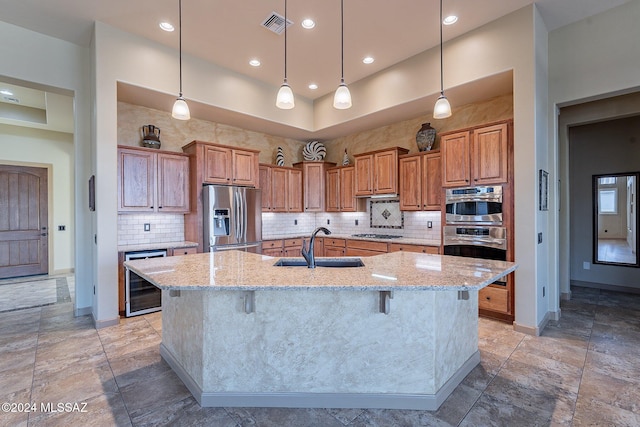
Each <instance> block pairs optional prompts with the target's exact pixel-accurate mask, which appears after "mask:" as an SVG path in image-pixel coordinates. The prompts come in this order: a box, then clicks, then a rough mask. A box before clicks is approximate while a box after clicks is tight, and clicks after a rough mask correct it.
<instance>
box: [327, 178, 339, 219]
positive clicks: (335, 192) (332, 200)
mask: <svg viewBox="0 0 640 427" xmlns="http://www.w3.org/2000/svg"><path fill="white" fill-rule="evenodd" d="M326 173H327V175H326V183H325V186H326V191H327V194H326V198H325V210H326V211H327V212H340V206H341V205H340V168H334V169H329V170H328V171H327V172H326Z"/></svg>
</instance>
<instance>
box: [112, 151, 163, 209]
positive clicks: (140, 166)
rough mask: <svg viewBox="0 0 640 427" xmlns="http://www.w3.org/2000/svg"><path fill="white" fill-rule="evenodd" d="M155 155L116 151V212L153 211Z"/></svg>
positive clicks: (143, 152) (142, 152) (141, 152)
mask: <svg viewBox="0 0 640 427" xmlns="http://www.w3.org/2000/svg"><path fill="white" fill-rule="evenodd" d="M155 162H156V154H155V153H150V152H145V151H137V150H127V149H119V150H118V175H119V176H118V212H153V211H154V210H155V185H156V184H155V175H156V174H155V170H156V163H155Z"/></svg>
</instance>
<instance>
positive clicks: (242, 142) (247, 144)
mask: <svg viewBox="0 0 640 427" xmlns="http://www.w3.org/2000/svg"><path fill="white" fill-rule="evenodd" d="M149 124H152V125H155V126H157V127H159V128H160V131H161V133H160V141H161V142H162V147H161V149H163V150H169V151H177V152H180V153H181V152H182V146H183V145H186V144H188V143H189V142H191V141H193V140H194V139H197V140H201V141H210V142H215V143H218V144H224V145H231V146H236V147H242V148H250V149H254V150H260V163H270V164H275V162H276V161H275V157H276V149H277V148H278V147H279V146H280V147H282V149H283V151H284V158H285V166H291V165H292V164H293V163H296V162H300V161H302V148H303V146H304V144H303V142H302V141H297V140H295V139H288V138H281V137H278V136H273V135H267V134H264V133H260V132H253V131H250V130H244V129H240V128H237V127H234V126H228V125H224V124H221V123H214V122H209V121H206V120H200V119H191V120H187V121H181V120H176V119H173V118H172V117H171V112H170V111H160V110H154V109H152V108H146V107H141V106H139V105H133V104H128V103H125V102H118V144H119V145H129V146H140V143H141V141H142V134H141V129H142V126H143V125H149Z"/></svg>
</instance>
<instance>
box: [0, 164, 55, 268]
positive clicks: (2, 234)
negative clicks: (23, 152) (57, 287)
mask: <svg viewBox="0 0 640 427" xmlns="http://www.w3.org/2000/svg"><path fill="white" fill-rule="evenodd" d="M48 234H49V230H48V222H47V169H44V168H33V167H25V166H10V165H0V279H3V278H7V277H18V276H30V275H34V274H47V273H48V272H49V262H48V260H49V253H48V237H47V236H48Z"/></svg>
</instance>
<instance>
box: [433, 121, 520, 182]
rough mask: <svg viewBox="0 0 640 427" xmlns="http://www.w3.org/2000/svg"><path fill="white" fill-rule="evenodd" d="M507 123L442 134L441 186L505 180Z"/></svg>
mask: <svg viewBox="0 0 640 427" xmlns="http://www.w3.org/2000/svg"><path fill="white" fill-rule="evenodd" d="M509 123H510V122H503V123H498V124H494V125H489V126H482V127H477V128H474V129H471V130H468V131H464V132H457V133H452V134H448V135H443V136H442V138H441V144H440V147H441V148H440V149H441V151H442V186H443V187H464V186H469V185H487V184H500V183H506V182H507V181H508V179H509V178H508V177H509V170H508V164H509V138H510V136H509Z"/></svg>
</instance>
